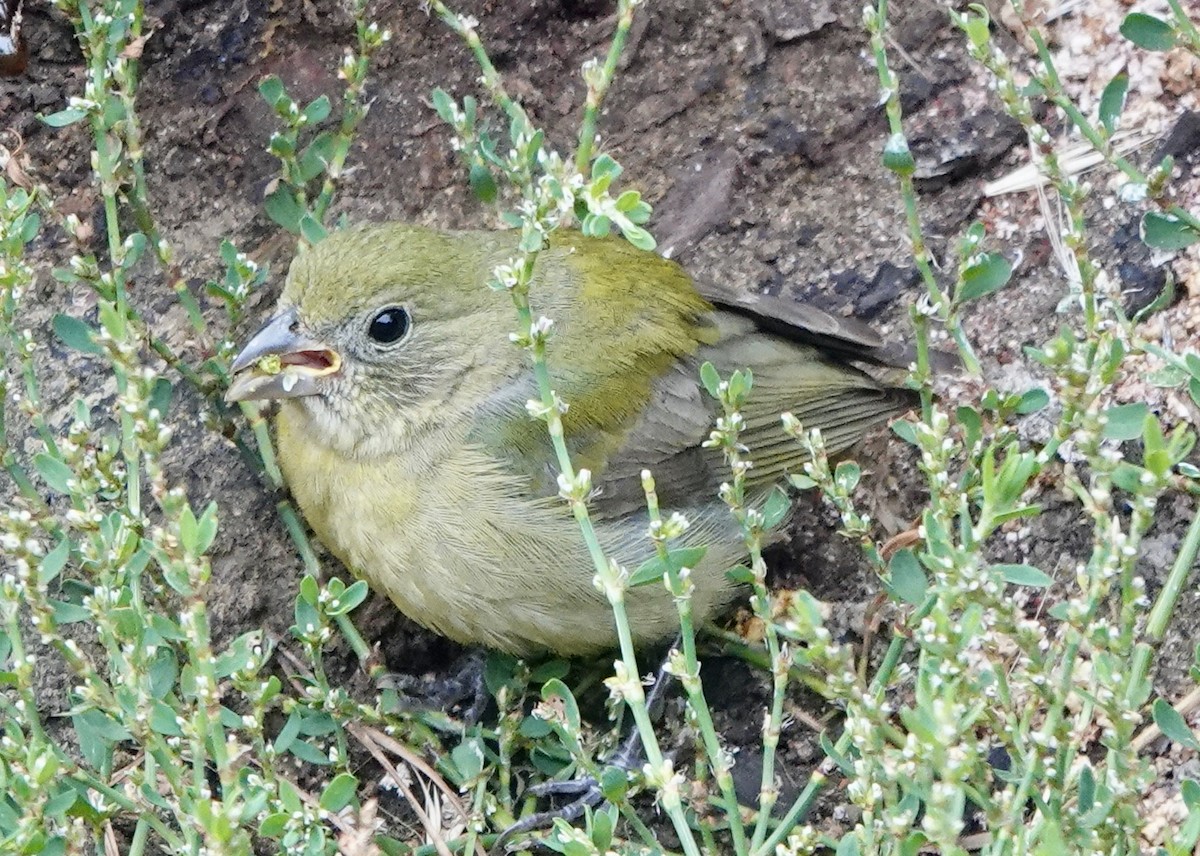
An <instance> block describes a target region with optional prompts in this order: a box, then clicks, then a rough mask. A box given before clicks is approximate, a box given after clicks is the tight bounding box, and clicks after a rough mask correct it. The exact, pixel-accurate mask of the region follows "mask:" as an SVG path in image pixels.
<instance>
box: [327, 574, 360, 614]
mask: <svg viewBox="0 0 1200 856" xmlns="http://www.w3.org/2000/svg"><path fill="white" fill-rule="evenodd" d="M369 593H370V591H369V589H368V588H367V583H366V581H365V580H357V581H356V582H354V583H352V584H351V585H350V586H349V588H347V589H346V590H345V591H344V592H342V593H341V594H340V595H338V597H337V600H336V601H334V602H332V603H330V604H329V606H328V607H327V608H326V609H325V614H326V615H329V616H330V617H334V618H336V617H337V616H339V615H345V614H346V613H348V612H351V611H352V610H354V609H355V608H356V607H358V606H359V605H360V604H361V603H362V602H363V601H364V600H366V599H367V595H368V594H369Z"/></svg>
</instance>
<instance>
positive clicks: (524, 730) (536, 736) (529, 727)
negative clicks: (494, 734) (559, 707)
mask: <svg viewBox="0 0 1200 856" xmlns="http://www.w3.org/2000/svg"><path fill="white" fill-rule="evenodd" d="M553 731H554V729H553V728H551V727H550V723H549V722H547V721H546V720H544V719H541V718H540V717H536V716H526V717H525V718H524V719H522V720H521V725H520V726H519V727H518V728H517V733H519V734H520V735H521V736H522V737H528V738H529V739H530V740H541V739H542V738H543V737H545V736H546V735H547V734H551V733H552V732H553Z"/></svg>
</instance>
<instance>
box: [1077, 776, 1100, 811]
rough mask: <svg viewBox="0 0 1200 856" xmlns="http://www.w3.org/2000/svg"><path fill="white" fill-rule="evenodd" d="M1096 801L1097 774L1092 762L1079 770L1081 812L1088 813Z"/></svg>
mask: <svg viewBox="0 0 1200 856" xmlns="http://www.w3.org/2000/svg"><path fill="white" fill-rule="evenodd" d="M1095 803H1096V776H1095V774H1094V773H1093V772H1092V767H1091V765H1090V764H1087V763H1084V765H1083V767H1082V768H1081V769H1080V770H1079V809H1078V811H1079V813H1080V814H1087V813H1088V812H1089V811H1091V810H1092V806H1094V805H1095Z"/></svg>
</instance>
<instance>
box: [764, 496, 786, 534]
mask: <svg viewBox="0 0 1200 856" xmlns="http://www.w3.org/2000/svg"><path fill="white" fill-rule="evenodd" d="M791 510H792V501H791V500H790V499H788V495H787V494H786V493H784V492H783V490H782V489H781V488H780V487H779V485H775V486H774V487H772V488H771V492H770V493H769V494H768V495H767V501H766V502H765V503H763V508H762V514H763V529H764V530H766V531H768V532H769V531H770V530H772V529H774V528H775V527H776V526H778V525H779V524H780V523H782V522H783V519H784V518H785V517H787V515H788V512H789V511H791Z"/></svg>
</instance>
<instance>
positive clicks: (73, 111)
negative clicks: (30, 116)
mask: <svg viewBox="0 0 1200 856" xmlns="http://www.w3.org/2000/svg"><path fill="white" fill-rule="evenodd" d="M86 115H87V111H86V110H80V109H79V108H78V107H68V108H67V109H66V110H59V111H58V112H57V113H51V114H50V115H49V116H39V117H38V118H39V119H41V120H42V122H43V123H45V124H47V125H49V126H50V127H51V128H65V127H66V126H67V125H74V124H75V123H76V122H78V121H79V120H80V119H82V118H83V117H85V116H86Z"/></svg>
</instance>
